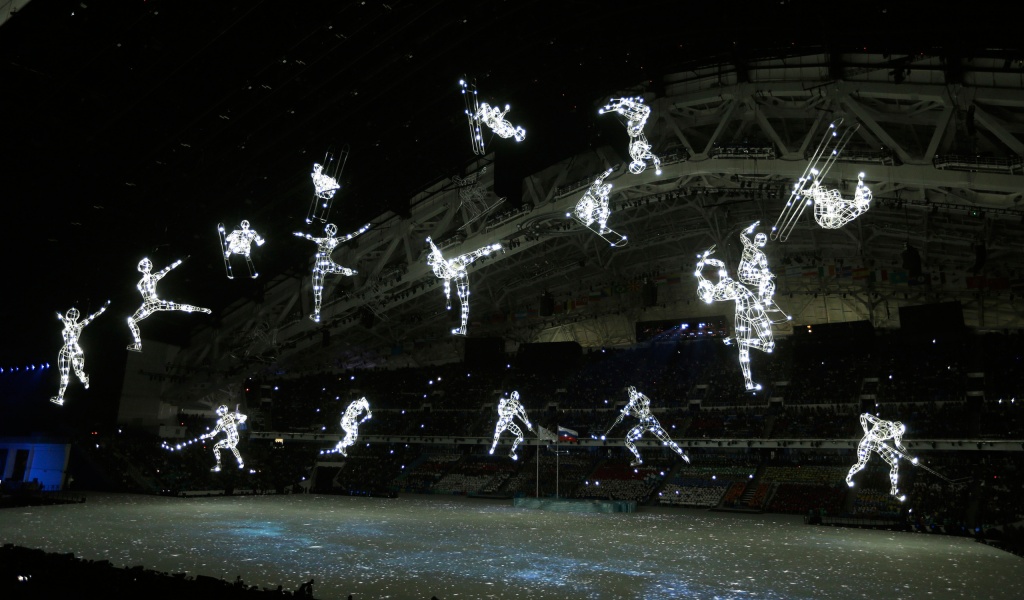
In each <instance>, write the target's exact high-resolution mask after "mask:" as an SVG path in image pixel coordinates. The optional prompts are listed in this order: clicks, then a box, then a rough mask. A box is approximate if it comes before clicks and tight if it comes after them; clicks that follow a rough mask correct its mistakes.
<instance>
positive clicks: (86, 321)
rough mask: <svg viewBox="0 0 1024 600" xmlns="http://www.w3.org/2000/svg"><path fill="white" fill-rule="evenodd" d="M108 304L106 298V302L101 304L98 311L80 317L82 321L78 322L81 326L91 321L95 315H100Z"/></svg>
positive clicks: (108, 301)
mask: <svg viewBox="0 0 1024 600" xmlns="http://www.w3.org/2000/svg"><path fill="white" fill-rule="evenodd" d="M108 306H110V300H107V301H106V303H104V304H103V306H101V307H100V309H99V310H98V311H96V312H94V313H92V314H91V315H89V316H88V317H86V318H84V319H82V322H81V323H80V325H81V326H82V327H85V326H86V325H88V324H89V323H91V322H92V320H93V319H95V318H96V317H98V316H100V315H102V314H103V311H105V310H107V307H108Z"/></svg>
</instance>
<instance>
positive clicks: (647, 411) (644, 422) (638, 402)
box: [605, 386, 690, 467]
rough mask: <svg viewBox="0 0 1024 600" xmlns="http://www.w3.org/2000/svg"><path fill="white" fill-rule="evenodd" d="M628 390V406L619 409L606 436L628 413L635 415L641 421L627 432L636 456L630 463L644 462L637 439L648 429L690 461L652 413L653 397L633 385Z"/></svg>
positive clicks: (629, 445) (628, 443)
mask: <svg viewBox="0 0 1024 600" xmlns="http://www.w3.org/2000/svg"><path fill="white" fill-rule="evenodd" d="M626 391H628V392H629V402H628V403H627V404H626V406H623V407H622V410H621V411H619V416H618V417H617V418H616V419H615V422H614V423H612V426H611V427H609V428H608V431H607V432H606V433H605V436H607V435H608V434H609V433H611V431H612V429H615V426H616V425H618V424H619V423H621V422H622V420H623V419H625V418H626V417H627V416H628V415H633V416H634V417H636V418H637V419H638V420H639V423H637V424H636V425H634V426H633V428H632V429H630V430H629V431H628V432H626V447H627V448H629V451H630V452H632V453H633V456H635V457H636V459H635V460H634V461H633V462H631V463H630V464H631V465H633V466H634V467H635V466H637V465H640V464H641V463H643V462H644V460H643V459H642V458H641V457H640V451H639V450H638V449H637V447H636V441H637V440H638V439H640V437H641V436H643V434H644V433H645V432H647V431H650V432H651V433H653V434H654V435H655V437H657V438H658V439H659V440H661V441H662V443H663V444H665V445H666V446H668V447H669V448H672V450H674V451H675V453H676V454H678V455H679V456H680V458H682V459H683V460H685V461H686V462H687V463H689V462H690V457H689V456H687V455H686V452H684V451H683V449H682V448H680V447H679V444H677V443H675V442H674V441H672V438H671V437H669V435H668V433H667V432H666V431H665V429H664V428H663V427H662V426H661V423H659V422H658V418H657V417H655V416H654V414H652V413H651V399H650V398H648V397H647V396H645V395H644V394H642V393H640V392H638V391H636V388H635V387H633V386H629V387H627V388H626Z"/></svg>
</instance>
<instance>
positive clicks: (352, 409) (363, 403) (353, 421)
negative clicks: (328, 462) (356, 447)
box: [320, 396, 373, 456]
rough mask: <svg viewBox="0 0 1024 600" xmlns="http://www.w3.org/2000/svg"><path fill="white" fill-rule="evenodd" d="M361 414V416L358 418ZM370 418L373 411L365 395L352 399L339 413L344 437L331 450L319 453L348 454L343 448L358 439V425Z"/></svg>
mask: <svg viewBox="0 0 1024 600" xmlns="http://www.w3.org/2000/svg"><path fill="white" fill-rule="evenodd" d="M363 413H365V414H363ZM361 414H362V418H360V415H361ZM372 418H373V413H371V412H370V402H369V401H368V400H367V399H366V397H365V396H364V397H362V398H360V399H358V400H353V401H352V402H351V403H350V404H349V405H348V408H346V409H345V412H344V413H343V414H342V415H341V429H342V430H343V431H344V432H345V439H343V440H341V441H340V442H338V443H337V444H336V445H335V446H334V448H332V449H331V450H321V451H320V454H332V453H335V452H337V453H338V454H341V455H342V456H348V452H347V451H346V450H345V449H346V448H348V447H349V446H352V445H353V444H355V443H356V440H357V439H359V426H360V425H362V424H363V422H364V421H366V420H367V419H372Z"/></svg>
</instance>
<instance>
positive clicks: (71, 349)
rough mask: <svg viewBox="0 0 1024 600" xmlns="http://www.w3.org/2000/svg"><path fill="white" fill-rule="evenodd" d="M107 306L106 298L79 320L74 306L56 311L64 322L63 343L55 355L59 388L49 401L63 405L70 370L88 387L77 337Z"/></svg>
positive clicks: (82, 355) (69, 378)
mask: <svg viewBox="0 0 1024 600" xmlns="http://www.w3.org/2000/svg"><path fill="white" fill-rule="evenodd" d="M108 306H110V300H107V301H106V303H105V304H104V305H103V306H101V307H100V309H99V310H97V311H96V312H94V313H92V314H91V315H89V316H88V317H86V318H84V319H82V320H81V321H79V320H78V317H79V316H81V314H80V313H79V312H78V309H77V308H75V307H71V308H69V309H68V312H67V314H64V315H62V314H60V313H59V312H58V313H57V319H59V320H60V322H61V323H63V324H64V331H62V332H61V336H62V337H63V338H64V345H63V346H62V347H61V349H60V353H59V354H58V355H57V370H58V371H60V389H59V390H58V391H57V395H56V396H54V397H52V398H50V402H53V403H54V404H58V405H61V406H63V405H64V392H65V391H66V390H67V389H68V383H69V382H70V381H71V371H72V370H74V372H75V375H76V376H77V377H78V379H79V381H81V382H82V385H83V386H84V387H85V389H89V376H88V375H86V374H85V352H83V351H82V347H81V346H79V345H78V339H79V337H81V335H82V330H83V329H85V326H86V325H88V324H89V323H92V321H93V319H95V318H96V317H98V316H100V315H102V314H103V311H105V310H107V307H108Z"/></svg>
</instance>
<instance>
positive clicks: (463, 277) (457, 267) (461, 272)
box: [427, 237, 502, 335]
mask: <svg viewBox="0 0 1024 600" xmlns="http://www.w3.org/2000/svg"><path fill="white" fill-rule="evenodd" d="M427 243H428V244H430V254H428V255H427V264H428V265H430V266H431V268H432V269H433V270H434V276H435V277H437V278H438V279H441V280H443V281H444V298H445V307H446V308H447V309H448V310H451V309H452V295H451V294H452V280H453V279H454V280H455V291H456V293H457V294H458V296H459V304H460V306H461V307H462V325H461V326H460V327H459V328H457V329H452V335H466V325H467V324H469V275H468V274H467V272H466V267H468V266H469V265H470V264H471V263H472V262H473V261H475V260H477V259H478V258H480V257H482V256H487V255H489V254H490V253H491V252H496V251H498V250H501V249H502V246H501V244H490V245H488V246H484V247H483V248H480V249H478V250H474V251H472V252H467V253H466V254H462V255H460V256H456V257H455V258H452V259H445V257H444V255H443V254H441V250H440V249H438V247H437V246H436V245H435V244H434V242H433V240H431V239H430V238H429V237H428V238H427Z"/></svg>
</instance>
